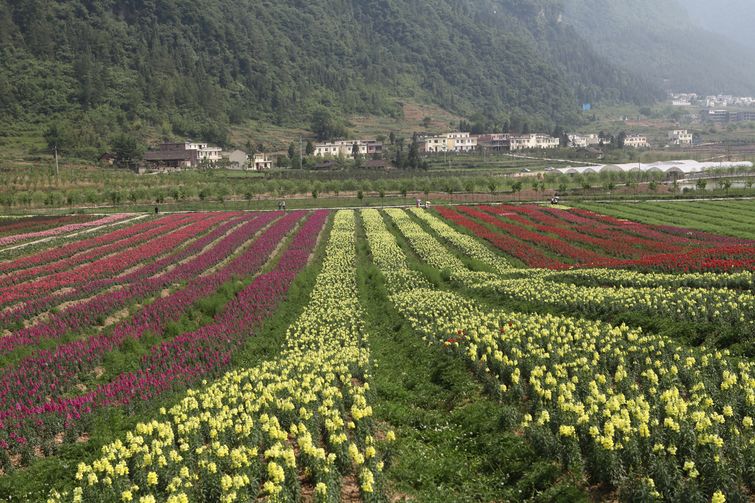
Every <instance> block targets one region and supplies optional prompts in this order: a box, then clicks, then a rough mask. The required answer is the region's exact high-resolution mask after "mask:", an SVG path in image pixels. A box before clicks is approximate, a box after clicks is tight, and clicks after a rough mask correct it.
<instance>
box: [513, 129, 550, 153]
mask: <svg viewBox="0 0 755 503" xmlns="http://www.w3.org/2000/svg"><path fill="white" fill-rule="evenodd" d="M560 145H561V141H560V140H559V139H558V138H554V137H552V136H550V135H547V134H540V133H532V134H521V135H511V138H509V150H511V151H512V152H514V151H516V150H527V149H548V148H558V147H559V146H560Z"/></svg>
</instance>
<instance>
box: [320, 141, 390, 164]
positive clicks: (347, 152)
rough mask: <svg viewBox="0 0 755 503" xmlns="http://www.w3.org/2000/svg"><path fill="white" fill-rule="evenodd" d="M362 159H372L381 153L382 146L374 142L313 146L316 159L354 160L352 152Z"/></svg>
mask: <svg viewBox="0 0 755 503" xmlns="http://www.w3.org/2000/svg"><path fill="white" fill-rule="evenodd" d="M355 150H356V151H357V152H358V153H359V155H360V156H362V157H372V156H374V155H379V154H382V153H383V144H382V143H380V142H379V141H375V140H337V141H332V142H325V143H317V144H315V152H314V154H315V155H316V156H317V157H344V158H346V159H353V158H354V151H355Z"/></svg>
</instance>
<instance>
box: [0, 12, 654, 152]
mask: <svg viewBox="0 0 755 503" xmlns="http://www.w3.org/2000/svg"><path fill="white" fill-rule="evenodd" d="M656 96H658V93H657V89H656V88H654V87H652V86H649V85H648V84H646V83H645V82H644V81H642V80H639V79H635V78H633V77H631V76H629V75H628V74H627V73H624V72H623V71H620V70H617V69H616V68H615V67H614V66H613V65H612V64H611V63H609V62H608V61H607V60H606V59H604V58H602V57H600V56H597V55H596V54H595V53H594V52H593V50H592V49H591V48H590V47H589V46H588V44H587V43H585V42H584V41H582V39H580V38H579V37H578V36H577V35H576V34H575V32H574V31H573V30H572V29H571V28H569V27H568V26H566V25H565V24H564V23H561V22H560V10H559V6H558V2H556V1H554V0H475V1H473V0H433V1H431V2H426V1H420V0H407V1H402V2H395V1H391V0H377V1H366V0H310V1H307V2H303V1H298V0H297V1H281V2H260V1H252V0H222V1H221V0H205V1H201V2H200V1H198V0H181V1H179V0H147V1H136V0H121V1H116V0H98V1H93V0H60V1H56V2H49V1H45V0H27V1H24V2H16V1H12V0H0V114H2V115H3V116H4V117H11V118H13V119H15V120H17V121H39V120H44V121H49V119H50V118H51V117H52V118H62V119H61V120H69V121H71V124H72V125H76V124H79V122H80V121H79V119H80V118H83V119H84V121H85V122H87V121H88V122H89V123H93V122H98V121H101V122H104V123H106V124H107V125H109V126H110V129H111V130H116V129H128V130H130V132H131V133H132V134H133V133H134V132H137V133H138V132H139V130H140V128H142V127H144V126H145V125H149V126H157V128H158V129H159V131H161V132H162V134H163V135H165V136H167V135H170V134H181V135H192V136H202V137H203V138H204V139H207V140H210V141H215V142H217V143H225V142H226V141H227V139H228V127H229V126H231V125H233V124H241V123H243V122H244V121H246V120H248V119H258V120H263V121H270V122H273V123H277V124H296V125H309V124H311V123H312V122H317V119H318V116H317V114H322V113H323V112H322V111H323V110H327V111H329V112H330V113H331V114H332V116H333V117H334V118H338V117H342V116H343V115H344V114H349V113H374V114H380V115H391V114H394V115H395V114H400V113H401V109H400V106H399V105H398V102H397V99H416V100H424V99H429V100H432V101H434V102H435V103H437V104H439V105H441V106H443V107H444V108H446V109H448V110H451V111H454V112H457V113H459V114H462V115H467V116H469V115H472V114H474V113H476V112H479V113H482V114H484V115H485V117H486V119H487V120H488V121H490V122H491V123H495V124H499V125H500V124H503V123H504V122H507V121H509V122H512V123H513V122H517V123H519V124H521V123H523V122H526V123H529V124H531V125H536V124H537V125H544V126H546V125H549V124H555V123H560V124H568V123H570V122H574V121H575V120H576V117H577V115H576V114H577V109H578V105H579V103H581V102H583V101H599V100H611V101H634V102H646V101H648V100H651V99H652V98H654V97H656ZM313 115H314V117H313ZM72 117H75V119H72ZM320 118H321V117H320ZM62 124H65V123H62ZM325 125H326V126H334V127H336V128H338V127H339V126H340V124H339V122H338V121H337V120H331V121H330V122H329V123H326V124H325ZM107 129H108V128H105V130H107ZM328 133H329V135H330V134H332V131H329V132H328ZM321 136H322V135H321Z"/></svg>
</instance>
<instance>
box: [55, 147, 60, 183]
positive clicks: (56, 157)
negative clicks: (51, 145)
mask: <svg viewBox="0 0 755 503" xmlns="http://www.w3.org/2000/svg"><path fill="white" fill-rule="evenodd" d="M55 176H56V177H58V178H60V166H58V145H57V144H56V145H55Z"/></svg>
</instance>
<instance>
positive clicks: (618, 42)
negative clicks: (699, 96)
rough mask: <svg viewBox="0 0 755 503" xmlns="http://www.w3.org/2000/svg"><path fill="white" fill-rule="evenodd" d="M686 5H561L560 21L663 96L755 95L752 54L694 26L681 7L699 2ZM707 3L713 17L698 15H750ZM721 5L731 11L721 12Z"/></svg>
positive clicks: (590, 1) (632, 0)
mask: <svg viewBox="0 0 755 503" xmlns="http://www.w3.org/2000/svg"><path fill="white" fill-rule="evenodd" d="M686 2H688V0H625V1H621V2H605V1H604V0H564V4H565V20H566V21H567V22H568V23H570V24H572V25H574V26H575V27H576V29H577V31H578V32H579V33H580V35H582V36H584V37H585V38H586V39H588V40H589V41H590V42H591V44H592V46H593V47H594V48H595V50H596V51H598V52H599V53H600V54H602V55H603V56H604V57H606V58H609V59H610V60H611V61H612V62H613V63H615V64H616V65H619V66H621V67H623V68H625V69H627V70H629V71H631V72H632V73H634V74H636V75H638V76H640V77H644V78H645V79H648V80H650V81H652V82H655V83H656V84H657V85H662V86H663V87H664V88H665V89H667V90H674V91H685V90H689V91H695V92H698V93H705V94H711V93H732V94H746V95H749V94H753V93H755V53H754V52H753V51H752V50H747V49H745V48H744V47H743V46H740V45H738V44H736V43H733V42H731V40H729V39H728V38H724V36H723V35H719V34H715V33H712V32H710V31H707V30H705V28H703V27H702V26H700V25H698V24H696V23H695V22H694V21H693V19H692V18H690V16H689V14H688V12H687V9H686V7H690V8H692V4H695V5H697V2H698V0H693V1H692V2H691V4H690V5H687V4H686ZM707 3H708V5H709V7H710V10H711V11H714V12H711V13H700V15H703V16H707V17H711V16H720V15H721V12H727V13H728V14H726V16H728V17H729V18H733V17H736V16H737V15H738V13H739V12H740V11H741V13H742V15H743V16H746V11H747V10H751V9H750V8H747V9H744V8H742V7H739V6H736V5H734V4H736V2H731V1H728V0H727V1H725V2H721V3H720V4H719V2H714V1H709V2H707ZM724 4H732V5H734V7H733V8H732V9H731V10H729V9H725V8H724ZM736 26H737V24H736V23H734V22H732V24H731V29H730V30H728V31H731V32H736V30H737V28H736ZM722 30H723V26H722ZM724 31H726V30H724ZM749 31H751V29H750V30H749ZM728 35H730V34H729V33H727V36H728Z"/></svg>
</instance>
